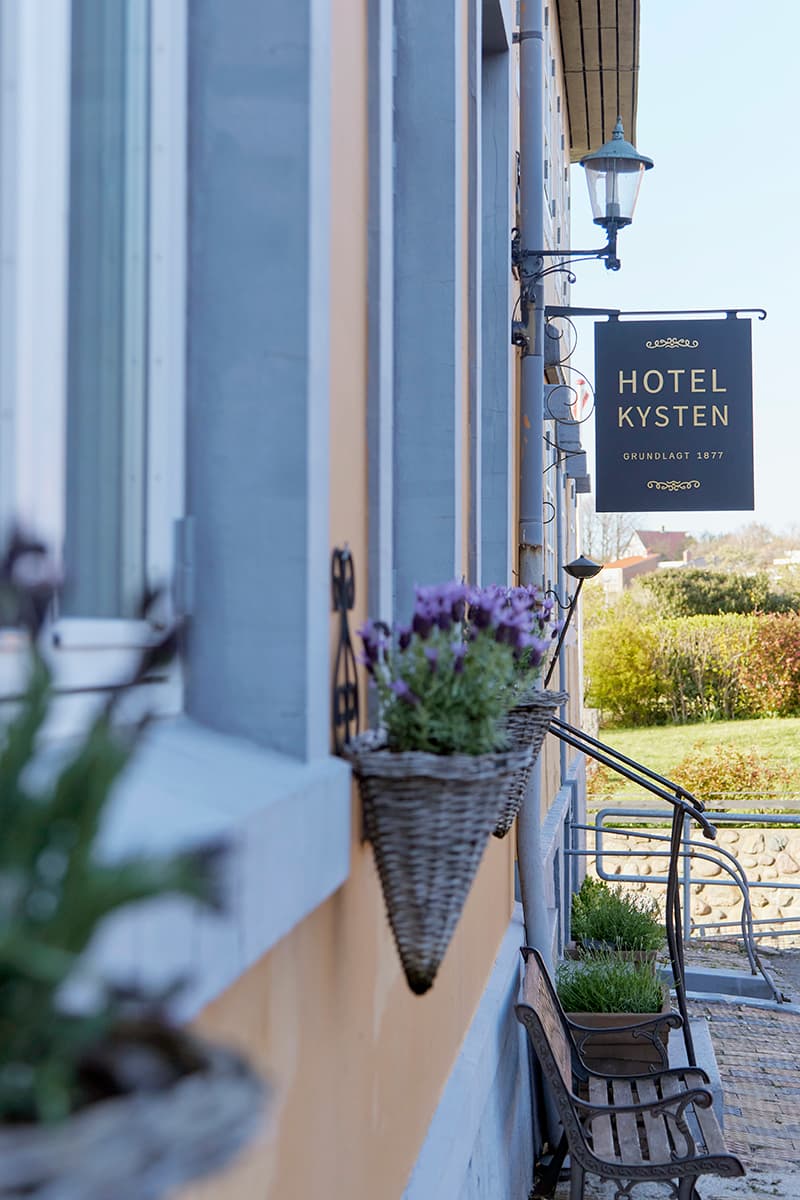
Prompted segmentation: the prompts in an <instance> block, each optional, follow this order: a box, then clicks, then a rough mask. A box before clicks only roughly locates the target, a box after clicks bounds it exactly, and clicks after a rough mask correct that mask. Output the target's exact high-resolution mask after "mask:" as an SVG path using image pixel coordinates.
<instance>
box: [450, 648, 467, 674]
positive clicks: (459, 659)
mask: <svg viewBox="0 0 800 1200" xmlns="http://www.w3.org/2000/svg"><path fill="white" fill-rule="evenodd" d="M451 649H452V651H453V671H454V673H455V674H456V675H461V674H462V672H463V670H464V659H465V658H466V656H467V647H466V646H465V645H464V643H463V642H453V644H452V646H451Z"/></svg>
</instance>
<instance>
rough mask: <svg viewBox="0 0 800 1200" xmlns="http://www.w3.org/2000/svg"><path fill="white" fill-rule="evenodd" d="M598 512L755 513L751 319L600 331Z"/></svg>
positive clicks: (633, 324)
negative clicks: (739, 511)
mask: <svg viewBox="0 0 800 1200" xmlns="http://www.w3.org/2000/svg"><path fill="white" fill-rule="evenodd" d="M595 373H596V380H595V391H596V450H597V460H596V476H597V482H596V489H597V511H598V512H653V511H656V512H659V511H677V510H681V511H711V510H715V509H752V508H753V507H754V501H753V384H752V358H751V329H750V321H748V320H742V319H737V318H726V319H724V320H717V321H691V320H683V321H619V320H610V321H600V322H598V323H597V325H596V326H595Z"/></svg>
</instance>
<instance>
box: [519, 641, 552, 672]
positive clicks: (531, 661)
mask: <svg viewBox="0 0 800 1200" xmlns="http://www.w3.org/2000/svg"><path fill="white" fill-rule="evenodd" d="M549 645H550V643H549V642H547V641H545V640H544V639H543V638H537V637H533V636H532V635H531V634H525V635H524V636H523V638H521V639H520V644H519V645H518V648H517V649H518V652H519V653H522V652H524V653H525V656H526V662H527V665H528V666H529V667H538V666H539V664H540V662H541V661H542V659H543V658H544V656H545V654H546V653H547V650H548V649H549Z"/></svg>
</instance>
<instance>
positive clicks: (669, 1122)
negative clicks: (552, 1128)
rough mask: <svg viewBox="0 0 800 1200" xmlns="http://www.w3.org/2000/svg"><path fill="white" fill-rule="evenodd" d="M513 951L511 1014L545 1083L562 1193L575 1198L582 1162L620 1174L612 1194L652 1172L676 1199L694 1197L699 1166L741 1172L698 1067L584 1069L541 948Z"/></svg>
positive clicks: (607, 1174) (579, 1195)
mask: <svg viewBox="0 0 800 1200" xmlns="http://www.w3.org/2000/svg"><path fill="white" fill-rule="evenodd" d="M523 955H524V956H525V960H526V967H525V979H524V982H523V994H522V1002H521V1003H520V1004H518V1005H517V1017H518V1018H519V1020H520V1021H521V1022H522V1024H523V1025H524V1026H525V1028H526V1029H527V1031H528V1035H529V1037H530V1040H531V1042H532V1044H533V1048H534V1050H535V1051H536V1055H537V1057H538V1059H539V1062H540V1064H541V1067H542V1070H543V1072H544V1074H545V1077H546V1078H547V1080H548V1081H549V1083H550V1084H551V1088H552V1091H553V1097H554V1100H555V1102H556V1105H557V1107H558V1111H559V1116H560V1118H561V1122H562V1125H563V1127H564V1137H565V1139H566V1144H567V1146H568V1148H569V1153H570V1165H571V1192H570V1200H583V1194H584V1192H583V1186H584V1179H585V1174H586V1172H587V1171H589V1172H592V1173H594V1174H597V1175H600V1176H601V1177H602V1178H606V1179H615V1180H617V1181H622V1182H618V1185H617V1186H618V1189H619V1194H620V1195H622V1194H624V1195H626V1196H627V1195H628V1194H629V1189H630V1187H631V1186H632V1185H633V1184H634V1183H636V1182H639V1181H658V1180H662V1181H663V1182H664V1184H665V1186H666V1187H667V1188H668V1189H669V1191H670V1193H671V1195H672V1196H673V1197H675V1198H676V1200H694V1198H696V1197H699V1193H698V1192H697V1191H696V1188H695V1184H696V1181H697V1179H698V1177H699V1176H700V1175H705V1174H714V1175H722V1176H728V1177H734V1176H739V1175H743V1174H744V1168H743V1166H742V1164H741V1162H740V1161H739V1159H738V1158H736V1156H735V1155H733V1154H731V1153H729V1151H728V1149H727V1147H726V1145H725V1139H724V1137H723V1134H722V1130H721V1129H720V1127H719V1123H718V1121H717V1118H716V1114H715V1113H714V1110H713V1108H712V1096H711V1092H710V1090H709V1087H708V1083H709V1080H708V1076H707V1075H706V1073H705V1071H702V1070H700V1069H699V1068H697V1067H689V1068H674V1069H669V1068H667V1069H664V1070H655V1071H652V1072H651V1073H649V1074H647V1075H625V1076H620V1077H615V1076H613V1075H601V1074H598V1073H596V1072H593V1071H592V1070H591V1069H590V1068H589V1067H588V1066H587V1064H586V1063H585V1062H584V1061H583V1059H582V1058H581V1056H580V1051H579V1045H578V1042H577V1041H576V1039H575V1037H574V1036H573V1033H572V1028H571V1022H570V1021H569V1020H568V1019H567V1017H566V1014H565V1013H564V1010H563V1008H562V1007H561V1004H560V1003H559V1000H558V996H557V994H556V991H555V988H554V987H553V984H552V981H551V979H550V977H549V975H548V973H547V969H546V967H545V965H544V962H543V961H542V959H541V956H540V955H539V954H538V953H537V951H535V950H529V949H527V948H525V949H524V950H523ZM651 1024H652V1023H651Z"/></svg>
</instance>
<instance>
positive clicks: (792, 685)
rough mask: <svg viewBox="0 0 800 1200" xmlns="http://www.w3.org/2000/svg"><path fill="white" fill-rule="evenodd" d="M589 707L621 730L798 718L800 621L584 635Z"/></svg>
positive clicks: (767, 617) (691, 624)
mask: <svg viewBox="0 0 800 1200" xmlns="http://www.w3.org/2000/svg"><path fill="white" fill-rule="evenodd" d="M586 677H587V692H586V699H587V702H588V703H589V704H591V705H593V706H595V707H596V708H599V709H600V710H601V711H602V712H603V714H604V717H605V718H606V720H608V721H611V722H612V723H616V724H622V725H657V724H667V723H669V724H685V723H688V722H690V721H701V720H714V719H716V720H730V719H733V718H737V717H742V718H743V717H772V716H780V717H788V716H797V715H800V614H798V613H797V612H791V613H771V614H753V613H748V614H741V613H726V614H722V615H719V616H696V617H675V618H672V619H669V620H658V621H645V622H640V621H637V620H636V618H635V616H633V615H630V614H624V615H622V616H621V617H618V618H617V619H616V620H614V619H612V618H611V617H610V616H609V618H608V619H607V620H605V621H604V622H602V623H601V624H598V625H596V626H595V627H594V628H593V629H591V630H590V631H589V632H587V635H586Z"/></svg>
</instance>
